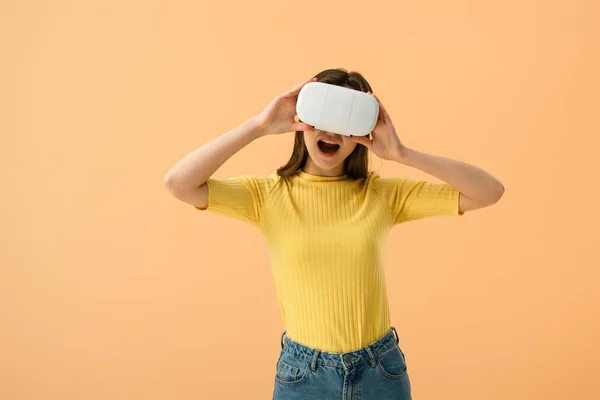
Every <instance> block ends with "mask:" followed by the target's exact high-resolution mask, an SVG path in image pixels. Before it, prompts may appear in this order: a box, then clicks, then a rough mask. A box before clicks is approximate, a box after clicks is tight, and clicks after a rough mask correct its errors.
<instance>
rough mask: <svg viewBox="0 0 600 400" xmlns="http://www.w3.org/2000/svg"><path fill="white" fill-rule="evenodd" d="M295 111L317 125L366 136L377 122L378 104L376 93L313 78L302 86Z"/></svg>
mask: <svg viewBox="0 0 600 400" xmlns="http://www.w3.org/2000/svg"><path fill="white" fill-rule="evenodd" d="M296 114H297V115H298V118H299V119H300V121H302V122H304V123H305V124H307V125H311V126H314V127H315V129H319V130H323V131H328V132H333V133H338V134H340V135H345V136H350V135H352V136H366V135H368V134H369V133H371V132H372V131H373V129H374V128H375V125H376V124H377V116H378V115H379V104H378V103H377V100H376V99H375V98H374V97H373V96H371V95H369V94H367V93H364V92H361V91H359V90H354V89H349V88H346V87H343V86H337V85H332V84H329V83H323V82H310V83H307V84H306V85H304V86H303V87H302V89H300V93H299V94H298V100H297V101H296Z"/></svg>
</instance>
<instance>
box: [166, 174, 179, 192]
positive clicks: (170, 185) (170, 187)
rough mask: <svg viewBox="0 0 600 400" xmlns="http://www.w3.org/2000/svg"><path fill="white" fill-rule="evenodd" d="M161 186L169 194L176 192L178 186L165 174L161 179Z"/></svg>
mask: <svg viewBox="0 0 600 400" xmlns="http://www.w3.org/2000/svg"><path fill="white" fill-rule="evenodd" d="M163 186H164V187H165V189H167V190H168V191H169V193H171V194H174V193H176V191H177V190H178V189H177V188H178V185H177V183H176V181H175V179H173V177H172V176H171V175H170V174H169V173H167V174H165V176H164V177H163Z"/></svg>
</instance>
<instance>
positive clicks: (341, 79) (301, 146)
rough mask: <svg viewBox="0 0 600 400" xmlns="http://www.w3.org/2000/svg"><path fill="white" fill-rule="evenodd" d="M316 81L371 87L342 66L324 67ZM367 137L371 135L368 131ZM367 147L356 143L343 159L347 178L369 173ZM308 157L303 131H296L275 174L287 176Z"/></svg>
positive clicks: (364, 90)
mask: <svg viewBox="0 0 600 400" xmlns="http://www.w3.org/2000/svg"><path fill="white" fill-rule="evenodd" d="M315 78H317V82H324V83H329V84H332V85H337V86H350V87H351V88H352V89H354V90H359V91H361V92H365V93H366V92H371V93H373V89H372V88H371V85H369V82H367V80H366V79H365V78H364V77H363V76H362V75H361V74H360V73H358V72H354V71H351V72H348V71H346V70H345V69H344V68H336V69H326V70H324V71H321V72H319V73H318V74H317V75H315ZM367 137H368V138H370V137H371V134H370V133H369V134H368V135H367ZM368 156H369V149H367V148H366V147H365V146H363V145H362V144H359V143H357V144H356V148H355V149H354V150H353V151H352V153H350V154H349V155H348V157H346V159H345V160H344V173H345V174H348V178H349V179H362V178H367V177H368V176H369V175H370V172H369V157H368ZM307 158H308V149H307V148H306V144H305V143H304V132H303V131H296V138H295V140H294V149H293V152H292V155H291V157H290V159H289V161H288V162H287V164H285V165H283V166H281V167H279V168H278V169H277V175H279V176H281V177H288V176H290V175H293V174H295V173H296V172H298V170H299V169H301V168H302V167H304V165H305V164H306V160H307Z"/></svg>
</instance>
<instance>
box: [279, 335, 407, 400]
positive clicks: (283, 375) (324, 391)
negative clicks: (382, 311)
mask: <svg viewBox="0 0 600 400" xmlns="http://www.w3.org/2000/svg"><path fill="white" fill-rule="evenodd" d="M286 332H287V331H284V332H283V333H282V335H281V341H282V342H281V352H280V354H279V359H278V360H277V367H276V373H275V382H274V384H275V388H274V390H273V400H292V399H303V400H306V399H308V400H313V399H314V400H321V399H322V400H332V399H335V400H411V399H412V397H411V390H410V380H409V378H408V371H407V368H406V358H405V357H404V353H403V352H402V350H401V349H400V346H399V344H398V343H399V339H398V333H397V332H396V329H395V328H394V327H393V326H392V327H391V328H390V330H389V331H388V332H387V333H386V334H385V335H383V337H381V338H380V339H378V340H376V341H374V342H373V343H371V344H369V345H367V346H365V347H363V348H361V349H358V350H355V351H352V352H348V353H332V352H326V351H320V350H318V349H315V348H312V347H307V346H304V345H301V344H300V343H297V342H295V341H293V340H292V339H290V338H289V337H288V336H286V337H285V342H284V341H283V338H284V335H285V334H286Z"/></svg>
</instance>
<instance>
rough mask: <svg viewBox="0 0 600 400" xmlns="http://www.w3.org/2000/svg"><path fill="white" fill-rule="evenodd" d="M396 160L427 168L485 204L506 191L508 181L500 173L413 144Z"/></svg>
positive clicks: (428, 171) (425, 170) (425, 169)
mask: <svg viewBox="0 0 600 400" xmlns="http://www.w3.org/2000/svg"><path fill="white" fill-rule="evenodd" d="M395 161H397V162H399V163H401V164H405V165H408V166H411V167H414V168H417V169H419V170H421V171H423V172H427V173H428V174H430V175H433V176H435V177H437V178H439V179H441V180H442V181H444V182H446V183H448V184H449V185H451V186H453V187H454V188H456V189H458V190H459V191H460V192H461V193H462V194H463V195H465V196H467V197H469V198H471V199H473V200H476V201H478V202H481V203H483V204H493V203H495V202H497V201H498V200H499V199H500V197H502V194H503V193H504V185H502V182H500V181H499V180H498V179H497V178H496V177H494V176H493V175H491V174H490V173H488V172H486V171H484V170H483V169H481V168H479V167H476V166H474V165H471V164H468V163H465V162H462V161H458V160H453V159H450V158H446V157H441V156H435V155H432V154H426V153H422V152H420V151H417V150H413V149H409V148H404V149H403V150H402V152H401V154H399V155H398V156H397V157H396V158H395Z"/></svg>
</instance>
